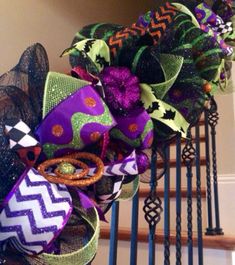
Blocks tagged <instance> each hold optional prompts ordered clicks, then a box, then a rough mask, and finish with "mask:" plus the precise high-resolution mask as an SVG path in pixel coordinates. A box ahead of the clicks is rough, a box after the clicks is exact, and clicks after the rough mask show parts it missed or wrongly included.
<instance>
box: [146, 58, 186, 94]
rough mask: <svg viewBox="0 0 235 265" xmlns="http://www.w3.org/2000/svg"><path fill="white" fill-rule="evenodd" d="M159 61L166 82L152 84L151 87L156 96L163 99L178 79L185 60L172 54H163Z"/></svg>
mask: <svg viewBox="0 0 235 265" xmlns="http://www.w3.org/2000/svg"><path fill="white" fill-rule="evenodd" d="M159 61H160V65H161V67H162V71H163V73H164V77H165V80H166V81H165V82H162V83H159V84H151V85H150V86H151V87H152V89H153V92H154V94H155V96H156V97H157V98H158V99H162V98H163V97H164V96H165V94H166V93H167V91H168V90H169V89H170V88H171V86H172V85H173V84H174V82H175V80H176V79H177V77H178V74H179V73H180V70H181V67H182V65H183V61H184V58H183V57H181V56H175V55H171V54H161V55H160V60H159Z"/></svg>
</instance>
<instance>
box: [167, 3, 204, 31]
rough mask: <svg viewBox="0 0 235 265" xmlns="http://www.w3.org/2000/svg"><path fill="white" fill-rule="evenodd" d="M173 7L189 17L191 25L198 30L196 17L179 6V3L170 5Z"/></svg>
mask: <svg viewBox="0 0 235 265" xmlns="http://www.w3.org/2000/svg"><path fill="white" fill-rule="evenodd" d="M172 5H173V6H175V7H176V8H177V9H178V10H179V11H180V12H182V13H184V14H186V15H188V16H190V17H191V19H192V23H193V24H194V25H195V26H196V27H197V28H200V24H199V23H198V21H197V19H196V17H195V16H194V14H193V13H192V12H191V11H190V10H189V9H188V8H187V7H186V6H184V5H182V4H180V3H172Z"/></svg>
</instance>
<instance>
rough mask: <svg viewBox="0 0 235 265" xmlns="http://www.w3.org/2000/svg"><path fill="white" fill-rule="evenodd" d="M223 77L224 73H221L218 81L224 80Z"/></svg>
mask: <svg viewBox="0 0 235 265" xmlns="http://www.w3.org/2000/svg"><path fill="white" fill-rule="evenodd" d="M225 77H226V76H225V73H224V72H222V73H221V74H220V79H221V80H224V79H225Z"/></svg>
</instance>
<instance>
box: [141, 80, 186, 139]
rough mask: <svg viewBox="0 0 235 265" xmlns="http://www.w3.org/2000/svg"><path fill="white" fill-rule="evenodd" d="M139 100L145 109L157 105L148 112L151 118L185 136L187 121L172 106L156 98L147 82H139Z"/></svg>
mask: <svg viewBox="0 0 235 265" xmlns="http://www.w3.org/2000/svg"><path fill="white" fill-rule="evenodd" d="M141 100H142V102H143V103H144V108H145V109H151V108H152V107H153V106H154V105H155V106H157V108H155V109H154V110H152V111H151V113H149V115H150V117H151V118H152V119H156V120H158V121H160V122H162V123H164V124H165V125H167V126H168V127H170V128H171V129H172V130H173V131H175V132H179V133H181V135H182V137H184V138H186V137H187V130H188V127H189V123H188V122H187V121H186V120H185V118H184V117H183V116H182V115H181V114H180V112H179V111H177V110H176V109H175V108H174V107H172V106H171V105H169V104H167V103H165V102H163V101H161V100H159V99H157V98H156V96H155V95H154V93H153V92H152V88H151V87H150V86H149V85H147V84H141ZM168 114H169V115H168Z"/></svg>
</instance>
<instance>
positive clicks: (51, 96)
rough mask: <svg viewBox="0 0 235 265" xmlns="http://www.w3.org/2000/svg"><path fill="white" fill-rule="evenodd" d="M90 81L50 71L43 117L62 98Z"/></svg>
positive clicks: (44, 99) (46, 85)
mask: <svg viewBox="0 0 235 265" xmlns="http://www.w3.org/2000/svg"><path fill="white" fill-rule="evenodd" d="M88 84H89V82H87V81H84V80H80V79H77V78H73V77H71V76H68V75H65V74H60V73H56V72H49V73H48V75H47V79H46V84H45V91H44V98H43V118H44V117H45V116H46V115H47V113H48V112H49V111H51V110H52V109H53V108H54V107H55V106H57V105H58V104H59V103H60V102H61V101H62V100H64V99H65V98H66V97H68V96H70V95H71V94H73V92H75V91H76V90H77V89H78V88H81V87H84V86H86V85H88Z"/></svg>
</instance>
